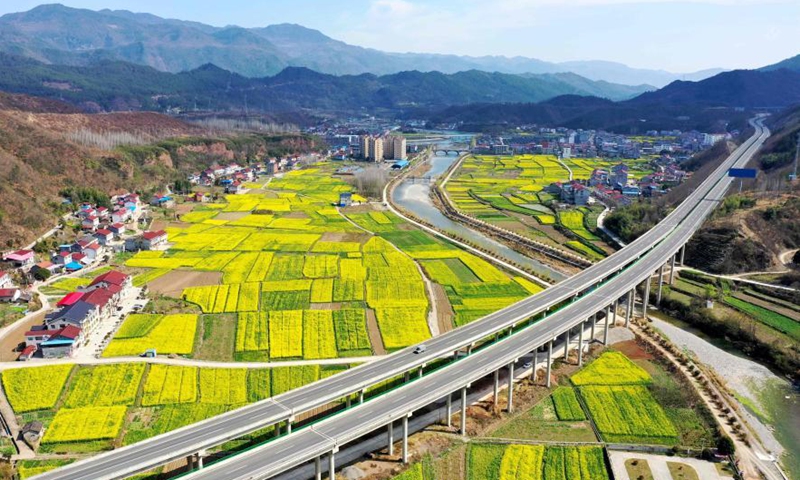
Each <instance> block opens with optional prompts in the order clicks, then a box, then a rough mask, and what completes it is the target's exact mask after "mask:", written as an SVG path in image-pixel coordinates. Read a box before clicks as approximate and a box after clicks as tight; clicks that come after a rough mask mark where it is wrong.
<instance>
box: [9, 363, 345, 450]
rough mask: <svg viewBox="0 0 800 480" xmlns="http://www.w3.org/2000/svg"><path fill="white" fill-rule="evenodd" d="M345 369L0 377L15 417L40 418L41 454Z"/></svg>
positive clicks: (137, 435)
mask: <svg viewBox="0 0 800 480" xmlns="http://www.w3.org/2000/svg"><path fill="white" fill-rule="evenodd" d="M346 368H347V365H339V366H331V367H320V366H316V365H313V366H301V367H283V368H273V369H245V368H198V367H179V366H168V365H145V364H131V363H119V364H103V365H94V366H75V367H73V366H72V365H57V366H43V367H32V368H20V369H9V370H5V371H3V372H2V383H3V388H4V390H5V392H6V395H7V396H8V398H9V402H10V403H11V406H12V408H13V409H14V412H15V413H16V414H17V415H18V416H20V417H21V419H23V420H25V421H28V420H31V419H37V420H40V421H42V423H43V424H44V426H45V428H46V434H45V436H44V438H43V439H42V445H41V447H40V450H39V451H40V452H42V453H92V452H97V451H102V450H108V449H110V448H113V447H117V446H121V445H125V444H130V443H133V442H136V441H139V440H143V439H145V438H148V437H151V436H154V435H158V434H159V433H163V432H166V431H169V430H172V429H175V428H179V427H181V426H184V425H188V424H189V423H194V422H197V421H199V420H203V419H205V418H208V417H210V416H213V415H217V414H219V413H223V412H225V411H227V410H229V409H232V408H236V407H238V406H241V405H244V404H247V403H250V402H255V401H258V400H262V399H265V398H269V397H271V396H273V395H277V394H279V393H283V392H285V391H287V390H290V389H292V388H297V387H300V386H302V385H305V384H308V383H311V382H314V381H316V380H318V379H320V378H323V377H326V376H330V375H333V374H336V373H337V372H340V371H343V370H344V369H346Z"/></svg>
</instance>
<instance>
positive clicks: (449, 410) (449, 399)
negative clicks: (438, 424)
mask: <svg viewBox="0 0 800 480" xmlns="http://www.w3.org/2000/svg"><path fill="white" fill-rule="evenodd" d="M452 426H453V394H452V393H448V394H447V427H448V428H450V427H452Z"/></svg>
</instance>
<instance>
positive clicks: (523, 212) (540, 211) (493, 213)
mask: <svg viewBox="0 0 800 480" xmlns="http://www.w3.org/2000/svg"><path fill="white" fill-rule="evenodd" d="M624 162H625V164H626V165H628V166H629V167H630V169H631V170H630V171H631V177H633V178H639V177H642V176H644V175H647V174H649V173H652V170H651V168H650V167H649V165H648V162H647V160H646V159H643V160H627V159H626V160H624ZM562 163H563V164H565V165H566V166H567V167H569V170H567V168H565V166H564V165H562ZM562 163H560V162H559V161H558V159H557V158H556V157H555V156H553V155H513V156H479V155H473V156H469V157H467V158H466V159H465V160H464V161H463V162H462V164H461V166H460V167H459V169H458V171H457V172H456V173H455V175H454V176H453V178H452V179H451V180H450V182H449V183H448V184H447V187H446V189H447V194H448V196H449V197H450V199H451V200H452V201H453V203H454V204H455V205H456V207H457V208H458V209H459V210H460V211H462V212H464V213H466V214H468V215H471V216H473V217H476V218H478V219H481V220H484V221H486V222H489V223H492V224H495V225H497V226H500V227H502V228H506V229H509V230H512V231H515V232H517V233H519V234H521V235H525V236H528V237H530V238H533V239H535V240H538V241H541V242H544V243H548V244H551V245H553V246H564V247H566V248H568V249H570V250H572V251H574V252H575V253H577V254H579V255H581V256H584V257H586V258H588V259H590V260H599V259H602V258H603V257H604V256H605V252H606V250H605V249H604V245H603V243H602V242H601V241H600V238H598V236H597V234H596V233H595V230H596V228H597V216H598V214H599V213H600V212H602V210H603V208H602V207H601V206H589V207H580V208H567V209H559V208H558V207H557V204H558V203H559V200H558V199H556V198H554V197H553V195H551V194H549V193H547V192H546V188H547V187H548V186H549V185H550V184H552V183H557V182H562V183H566V182H568V181H569V179H570V170H571V171H572V174H573V179H575V180H586V179H588V178H589V177H591V174H592V171H594V169H596V168H602V169H610V168H611V167H613V166H614V165H616V164H617V162H610V161H606V160H602V159H597V158H593V159H566V160H563V162H562ZM554 226H555V227H556V228H555V229H554ZM564 231H567V232H571V233H572V235H569V236H565V235H564V234H563V232H564ZM570 237H572V238H570Z"/></svg>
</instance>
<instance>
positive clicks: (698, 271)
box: [675, 267, 798, 292]
mask: <svg viewBox="0 0 800 480" xmlns="http://www.w3.org/2000/svg"><path fill="white" fill-rule="evenodd" d="M680 270H686V271H690V272H697V273H701V274H703V275H706V276H708V277H715V278H724V279H726V280H735V281H737V282H742V283H749V284H751V285H760V286H762V287H769V288H776V289H778V290H788V291H790V292H796V291H798V290H797V289H795V288H792V287H784V286H783V285H775V284H774V283H766V282H758V281H755V280H748V279H747V278H744V277H739V276H736V275H717V274H715V273H708V272H704V271H702V270H698V269H696V268H688V267H675V271H676V272H677V271H680ZM787 271H788V270H787ZM756 273H781V272H752V273H740V274H739V275H755V274H756Z"/></svg>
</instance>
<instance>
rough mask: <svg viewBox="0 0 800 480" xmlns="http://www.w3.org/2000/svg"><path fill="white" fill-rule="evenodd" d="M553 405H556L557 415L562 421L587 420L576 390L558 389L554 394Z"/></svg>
mask: <svg viewBox="0 0 800 480" xmlns="http://www.w3.org/2000/svg"><path fill="white" fill-rule="evenodd" d="M553 404H554V405H555V409H556V415H557V416H558V419H559V420H561V421H580V420H586V415H585V414H584V413H583V409H582V408H581V404H580V403H578V397H577V396H576V395H575V389H573V388H570V387H558V388H557V389H556V390H555V391H554V392H553Z"/></svg>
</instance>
